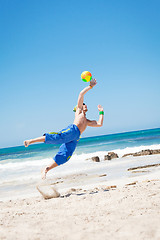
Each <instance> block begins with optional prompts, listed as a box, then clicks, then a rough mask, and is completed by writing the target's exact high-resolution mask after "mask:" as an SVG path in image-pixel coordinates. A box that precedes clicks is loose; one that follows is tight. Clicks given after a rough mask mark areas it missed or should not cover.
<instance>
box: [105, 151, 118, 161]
mask: <svg viewBox="0 0 160 240" xmlns="http://www.w3.org/2000/svg"><path fill="white" fill-rule="evenodd" d="M113 158H119V157H118V154H117V153H114V152H108V154H107V155H105V156H104V160H111V159H113Z"/></svg>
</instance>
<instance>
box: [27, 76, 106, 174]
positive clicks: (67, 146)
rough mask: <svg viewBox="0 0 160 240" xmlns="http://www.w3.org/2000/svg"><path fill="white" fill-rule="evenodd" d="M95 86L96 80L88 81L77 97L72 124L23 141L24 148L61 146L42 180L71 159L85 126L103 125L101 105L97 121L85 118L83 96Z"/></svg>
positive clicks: (85, 106) (44, 172)
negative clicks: (53, 169) (47, 145)
mask: <svg viewBox="0 0 160 240" xmlns="http://www.w3.org/2000/svg"><path fill="white" fill-rule="evenodd" d="M96 84H97V82H96V80H95V79H92V80H91V81H90V85H89V86H88V87H86V88H84V89H83V90H82V91H81V92H80V94H79V97H78V104H77V106H76V107H75V108H74V111H75V119H74V122H73V124H71V125H69V126H68V127H67V128H66V129H63V130H62V131H60V132H58V133H56V132H51V133H45V134H44V135H43V136H42V137H39V138H35V139H30V140H26V141H24V145H25V147H28V146H29V145H30V144H32V143H36V142H44V143H46V144H62V145H61V146H60V148H59V151H58V153H57V154H56V156H55V157H54V161H53V163H52V164H51V165H49V166H47V167H45V168H44V169H43V171H42V179H45V178H46V174H47V172H48V171H49V170H51V169H52V168H55V167H57V166H59V165H61V164H63V163H65V162H67V161H68V160H69V159H70V158H71V156H72V154H73V152H74V150H75V148H76V146H77V142H78V141H79V138H80V135H81V134H82V133H83V132H84V131H85V129H86V127H87V126H90V127H101V126H102V125H103V118H104V112H103V107H102V106H101V105H98V110H99V120H98V121H95V120H94V121H91V120H89V119H87V118H86V112H87V111H88V109H87V105H86V104H85V103H84V102H83V99H84V95H85V94H86V93H87V92H88V91H89V90H90V89H92V88H93V87H94V86H95V85H96Z"/></svg>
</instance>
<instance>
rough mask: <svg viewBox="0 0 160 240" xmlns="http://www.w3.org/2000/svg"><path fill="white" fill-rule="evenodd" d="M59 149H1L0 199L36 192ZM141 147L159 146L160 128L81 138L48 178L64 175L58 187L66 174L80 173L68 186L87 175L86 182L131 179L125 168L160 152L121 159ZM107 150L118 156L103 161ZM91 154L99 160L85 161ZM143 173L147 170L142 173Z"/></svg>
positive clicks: (152, 158) (153, 158)
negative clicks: (63, 162) (99, 175)
mask: <svg viewBox="0 0 160 240" xmlns="http://www.w3.org/2000/svg"><path fill="white" fill-rule="evenodd" d="M58 148H59V145H46V144H34V145H30V146H29V147H28V148H25V147H24V146H17V147H10V148H1V149H0V199H1V200H3V199H8V198H11V197H18V196H30V195H36V194H37V193H38V192H37V190H36V185H37V184H38V183H39V182H40V181H41V180H40V179H41V174H40V173H41V169H42V168H43V167H44V166H46V165H47V164H49V163H51V162H52V159H53V156H54V155H55V154H56V152H57V150H58ZM143 149H160V128H157V129H149V130H141V131H134V132H125V133H118V134H109V135H101V136H95V137H87V138H81V139H80V141H79V143H78V145H77V148H76V151H75V152H74V154H73V156H72V158H71V159H70V160H69V161H68V162H67V163H66V164H64V165H61V166H58V167H57V168H55V169H53V170H51V171H50V172H49V173H48V176H47V177H48V179H49V180H50V181H52V182H54V181H57V179H60V178H61V179H62V178H63V186H62V185H60V186H58V187H59V188H61V189H62V188H65V187H66V185H65V184H64V183H65V180H64V179H67V176H71V177H73V176H75V175H79V176H82V177H81V178H80V179H81V181H78V183H76V182H75V181H74V182H72V181H70V184H69V185H68V186H70V187H71V186H75V187H77V186H79V187H80V186H81V185H85V177H84V176H86V175H89V176H90V178H88V179H86V182H87V184H88V185H89V184H93V183H95V182H98V183H99V182H100V181H101V182H103V183H107V184H109V183H111V182H114V181H115V180H118V181H121V180H122V179H124V178H131V174H130V173H128V172H127V171H126V169H127V168H128V167H130V166H131V167H132V166H138V165H144V164H146V163H148V164H149V163H158V162H159V160H160V158H159V155H157V156H150V157H148V156H144V157H140V158H134V157H130V158H121V157H122V156H123V155H124V154H126V153H131V152H137V151H140V150H143ZM110 151H113V152H115V153H117V154H118V156H119V157H120V158H119V159H114V160H111V161H104V155H106V154H107V153H108V152H110ZM92 156H99V157H100V160H101V161H100V162H99V163H96V162H93V161H91V160H88V159H90V158H91V157H92ZM137 159H138V160H137ZM156 170H157V171H159V170H160V169H159V168H156ZM153 171H155V170H153ZM153 171H152V172H153ZM157 173H158V172H157ZM97 174H106V177H104V178H96V177H95V176H98V175H97ZM129 174H130V175H129ZM145 174H148V172H146V173H145V172H144V173H143V175H145ZM93 176H94V177H93ZM134 176H136V175H134ZM80 179H79V180H80ZM82 180H83V181H82ZM66 182H67V181H66Z"/></svg>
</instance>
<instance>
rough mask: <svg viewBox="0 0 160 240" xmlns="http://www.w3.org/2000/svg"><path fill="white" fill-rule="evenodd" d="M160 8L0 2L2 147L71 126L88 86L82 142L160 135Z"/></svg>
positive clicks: (112, 1) (125, 0)
mask: <svg viewBox="0 0 160 240" xmlns="http://www.w3.org/2000/svg"><path fill="white" fill-rule="evenodd" d="M159 12H160V1H159V0H153V1H151V0H134V1H132V0H81V1H75V0H44V1H42V0H27V1H22V0H0V147H8V146H16V145H22V144H23V141H24V140H25V139H30V138H34V137H38V136H41V135H42V134H43V133H44V132H48V131H58V130H61V129H62V128H65V127H66V126H67V125H68V124H70V123H72V122H73V119H74V113H73V112H72V109H73V107H74V106H75V104H76V103H77V98H78V94H79V92H80V91H81V90H82V89H83V88H84V87H86V86H87V84H86V83H84V82H83V81H82V80H81V79H80V75H81V72H82V71H84V70H88V71H90V72H91V73H92V75H93V77H95V78H96V79H97V82H98V83H97V86H96V87H95V88H94V89H92V90H90V91H89V92H88V93H87V94H86V95H85V102H86V103H87V105H88V109H89V111H88V113H87V117H88V118H89V119H98V117H99V115H98V110H97V105H98V104H101V105H103V106H104V110H105V121H104V126H103V127H102V128H89V127H88V128H87V130H86V132H85V133H84V134H83V136H82V137H86V136H95V135H103V134H109V133H117V132H124V131H133V130H140V129H148V128H157V127H160V111H159V109H160V14H159Z"/></svg>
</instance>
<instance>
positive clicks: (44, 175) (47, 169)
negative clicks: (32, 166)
mask: <svg viewBox="0 0 160 240" xmlns="http://www.w3.org/2000/svg"><path fill="white" fill-rule="evenodd" d="M57 166H58V164H57V163H56V162H55V161H54V160H53V162H52V163H51V164H50V165H49V166H47V167H45V168H44V169H43V170H42V171H41V177H42V179H43V180H44V179H46V174H47V172H48V171H49V170H51V169H52V168H55V167H57Z"/></svg>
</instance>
